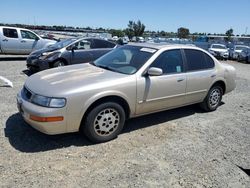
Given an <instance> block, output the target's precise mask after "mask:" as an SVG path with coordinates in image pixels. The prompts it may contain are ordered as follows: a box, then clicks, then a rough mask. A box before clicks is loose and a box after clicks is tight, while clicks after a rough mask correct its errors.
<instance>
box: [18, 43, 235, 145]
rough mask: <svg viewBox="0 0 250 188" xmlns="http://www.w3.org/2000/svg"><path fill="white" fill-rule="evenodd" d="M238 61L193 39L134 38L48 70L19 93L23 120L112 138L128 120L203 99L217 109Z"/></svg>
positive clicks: (96, 138)
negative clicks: (158, 40)
mask: <svg viewBox="0 0 250 188" xmlns="http://www.w3.org/2000/svg"><path fill="white" fill-rule="evenodd" d="M235 77H236V72H235V69H234V68H233V67H232V66H230V65H227V64H222V63H220V62H219V61H218V60H217V59H216V58H214V57H213V56H212V55H210V54H209V53H208V52H206V51H205V50H202V49H200V48H198V47H194V46H188V45H159V44H158V45H156V44H152V43H151V44H150V43H148V44H147V43H137V44H129V45H125V46H122V47H119V48H116V49H114V50H112V51H111V52H109V53H107V54H105V55H104V56H102V57H100V58H98V59H97V60H95V61H94V62H93V63H85V64H79V65H72V66H65V67H60V68H55V69H50V70H45V71H42V72H39V73H37V74H34V75H32V76H31V77H29V78H28V79H27V80H26V82H25V84H24V87H23V89H22V90H21V91H20V92H19V93H18V95H17V105H18V108H19V111H20V112H21V114H22V116H23V118H24V120H25V121H26V122H27V123H28V124H30V125H31V126H33V127H34V128H35V129H37V130H39V131H41V132H43V133H46V134H61V133H68V132H75V131H79V130H81V131H83V133H84V134H85V135H86V137H88V138H89V139H90V140H91V141H93V142H105V141H108V140H111V139H114V138H115V137H116V136H117V135H118V134H119V133H120V132H121V131H122V128H123V125H124V123H125V120H126V119H128V118H132V117H137V116H142V115H144V114H150V113H154V112H158V111H163V110H167V109H172V108H177V107H181V106H186V105H190V104H195V103H200V104H201V107H202V108H203V109H204V110H205V111H214V110H216V109H217V107H218V106H219V105H220V103H221V99H222V95H224V94H226V93H228V92H230V91H232V90H233V89H234V88H235V86H236V83H235Z"/></svg>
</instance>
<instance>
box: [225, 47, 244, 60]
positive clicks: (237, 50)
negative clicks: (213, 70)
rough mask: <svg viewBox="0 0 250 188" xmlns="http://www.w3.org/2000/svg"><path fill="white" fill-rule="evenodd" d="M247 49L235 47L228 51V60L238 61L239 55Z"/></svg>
mask: <svg viewBox="0 0 250 188" xmlns="http://www.w3.org/2000/svg"><path fill="white" fill-rule="evenodd" d="M245 48H249V47H248V46H245V45H235V46H234V47H233V48H232V49H231V50H230V51H229V58H230V59H238V56H239V54H240V53H241V52H242V50H243V49H245Z"/></svg>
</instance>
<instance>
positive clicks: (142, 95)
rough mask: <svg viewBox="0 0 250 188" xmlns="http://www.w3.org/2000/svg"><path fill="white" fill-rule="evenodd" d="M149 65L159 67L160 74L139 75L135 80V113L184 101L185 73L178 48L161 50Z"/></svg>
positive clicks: (143, 112) (181, 103)
mask: <svg viewBox="0 0 250 188" xmlns="http://www.w3.org/2000/svg"><path fill="white" fill-rule="evenodd" d="M150 67H157V68H161V69H162V71H163V74H162V75H160V76H141V77H139V78H138V80H137V108H136V113H137V115H139V114H146V113H150V112H154V111H160V110H163V109H168V108H173V107H178V106H181V105H183V104H184V103H185V91H186V73H185V72H184V70H183V60H182V54H181V51H180V50H168V51H165V52H163V53H162V54H161V55H159V57H158V58H157V59H156V60H155V61H154V62H153V63H152V64H151V66H150Z"/></svg>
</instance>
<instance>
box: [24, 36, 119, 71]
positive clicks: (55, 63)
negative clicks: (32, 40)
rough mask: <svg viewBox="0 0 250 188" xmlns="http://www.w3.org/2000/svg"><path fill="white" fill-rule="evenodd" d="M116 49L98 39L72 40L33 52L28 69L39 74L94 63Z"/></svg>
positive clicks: (29, 58) (112, 45)
mask: <svg viewBox="0 0 250 188" xmlns="http://www.w3.org/2000/svg"><path fill="white" fill-rule="evenodd" d="M115 47H116V44H115V43H113V42H110V41H106V40H103V39H98V38H70V39H66V40H63V41H60V42H58V43H55V44H54V45H51V46H49V47H47V48H44V49H41V50H37V51H34V52H32V53H31V54H30V55H29V56H28V57H27V68H28V69H30V70H31V71H32V72H37V71H41V70H45V69H49V68H53V67H59V66H64V65H71V64H78V63H86V62H90V61H94V60H96V59H97V58H99V57H101V56H102V55H104V54H105V53H107V52H109V51H111V50H112V49H113V48H115Z"/></svg>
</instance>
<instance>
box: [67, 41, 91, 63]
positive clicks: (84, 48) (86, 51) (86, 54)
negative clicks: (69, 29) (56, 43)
mask: <svg viewBox="0 0 250 188" xmlns="http://www.w3.org/2000/svg"><path fill="white" fill-rule="evenodd" d="M73 47H74V50H73V51H70V52H71V64H78V63H87V62H90V61H91V60H92V54H91V53H90V52H91V49H90V42H88V41H86V40H81V41H78V42H76V43H75V44H73Z"/></svg>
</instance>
